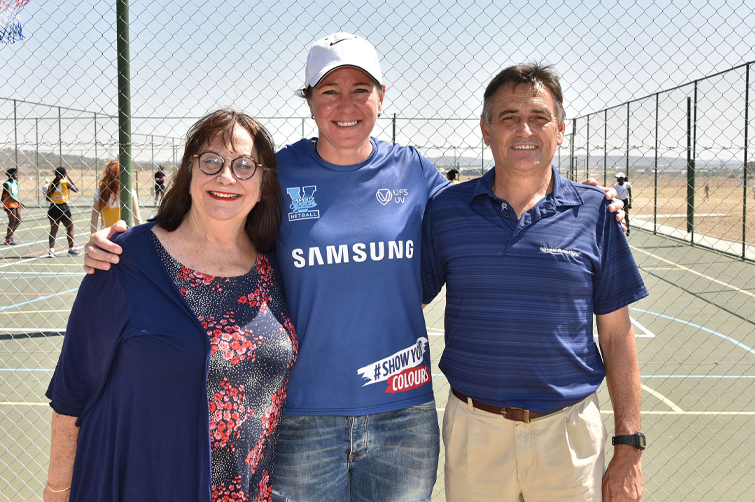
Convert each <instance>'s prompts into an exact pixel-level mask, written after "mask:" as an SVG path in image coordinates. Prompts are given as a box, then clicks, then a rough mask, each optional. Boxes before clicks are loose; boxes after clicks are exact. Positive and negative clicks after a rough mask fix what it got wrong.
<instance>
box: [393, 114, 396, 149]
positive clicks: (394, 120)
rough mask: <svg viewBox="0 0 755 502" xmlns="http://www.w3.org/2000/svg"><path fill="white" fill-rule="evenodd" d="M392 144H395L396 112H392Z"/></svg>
mask: <svg viewBox="0 0 755 502" xmlns="http://www.w3.org/2000/svg"><path fill="white" fill-rule="evenodd" d="M393 144H394V145H395V144H396V114H395V113H394V114H393Z"/></svg>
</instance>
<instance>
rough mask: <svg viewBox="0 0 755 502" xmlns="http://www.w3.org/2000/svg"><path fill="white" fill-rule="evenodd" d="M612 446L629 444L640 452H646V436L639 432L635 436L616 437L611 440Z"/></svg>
mask: <svg viewBox="0 0 755 502" xmlns="http://www.w3.org/2000/svg"><path fill="white" fill-rule="evenodd" d="M611 444H612V445H614V446H615V445H617V444H627V445H631V446H634V447H635V448H637V449H638V450H644V449H645V446H646V445H647V442H646V439H645V434H643V433H642V432H637V433H635V434H627V435H623V436H614V437H613V439H611Z"/></svg>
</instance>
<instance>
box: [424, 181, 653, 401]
mask: <svg viewBox="0 0 755 502" xmlns="http://www.w3.org/2000/svg"><path fill="white" fill-rule="evenodd" d="M552 172H553V191H552V193H550V194H548V195H547V196H546V197H544V198H543V199H542V200H540V201H539V202H538V203H537V204H536V205H535V206H534V207H533V208H532V209H530V210H528V211H527V212H525V213H524V214H523V215H522V216H521V218H518V215H516V214H515V213H514V211H513V210H512V209H511V207H510V205H509V204H508V203H507V202H506V201H505V200H502V199H500V198H498V197H496V196H495V195H494V194H493V190H492V184H493V180H494V179H495V170H494V169H493V170H491V171H490V172H488V173H486V174H485V175H484V176H483V177H482V178H479V179H477V180H473V181H469V182H467V183H464V184H461V185H454V186H452V187H449V188H448V189H447V190H444V191H443V192H442V193H440V194H438V195H437V196H436V197H435V198H434V199H433V200H432V201H431V202H430V204H429V205H428V207H427V211H426V213H425V221H424V230H423V237H422V239H423V241H422V243H423V245H422V280H423V286H424V292H423V301H424V303H430V301H432V299H433V298H435V296H436V295H437V294H438V292H439V291H440V289H441V288H442V287H443V284H446V313H445V340H446V347H445V349H444V352H443V356H442V358H441V361H440V369H441V370H442V371H443V373H444V374H445V375H446V377H447V378H448V381H449V383H450V384H451V386H452V387H453V388H455V389H457V390H459V391H460V392H462V393H463V394H465V395H467V396H470V397H472V398H474V399H477V400H479V401H482V402H484V403H488V404H491V405H496V406H501V407H519V408H527V409H530V410H532V411H536V412H540V413H547V412H551V411H555V410H558V409H560V408H564V407H566V406H569V405H572V404H574V403H576V402H578V401H580V400H581V399H584V398H585V397H586V396H588V395H589V394H591V393H592V392H594V391H595V390H596V389H597V388H598V386H599V385H600V383H601V382H602V381H603V378H604V377H605V370H604V368H603V361H602V359H601V357H600V353H599V351H598V347H597V345H596V344H595V341H594V339H593V313H595V314H598V315H600V314H608V313H610V312H613V311H615V310H617V309H619V308H622V307H624V306H626V305H628V304H629V303H632V302H635V301H637V300H639V299H641V298H643V297H645V296H647V294H648V293H647V290H646V289H645V286H644V284H643V282H642V278H641V277H640V274H639V270H638V269H637V265H636V264H635V262H634V259H633V258H632V254H631V251H630V250H629V246H628V244H627V242H626V239H625V238H624V235H623V234H622V231H621V226H620V224H619V223H617V222H616V221H615V219H614V217H613V215H611V214H610V213H609V212H608V210H607V205H608V201H606V200H605V193H604V192H603V191H601V190H599V189H596V188H593V187H590V186H586V185H581V184H578V183H574V182H571V181H569V180H567V179H566V178H564V177H563V176H561V175H559V174H558V172H557V171H556V170H555V169H553V171H552Z"/></svg>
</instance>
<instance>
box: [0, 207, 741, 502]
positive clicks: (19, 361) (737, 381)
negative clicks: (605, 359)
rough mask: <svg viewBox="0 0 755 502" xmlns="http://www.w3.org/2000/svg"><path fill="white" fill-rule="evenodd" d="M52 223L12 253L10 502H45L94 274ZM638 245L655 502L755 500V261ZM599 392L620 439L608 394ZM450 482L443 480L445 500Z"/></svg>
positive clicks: (439, 325) (8, 284)
mask: <svg viewBox="0 0 755 502" xmlns="http://www.w3.org/2000/svg"><path fill="white" fill-rule="evenodd" d="M42 216H43V215H42V213H39V214H36V216H34V214H32V215H31V216H30V217H29V218H28V219H27V220H25V222H24V225H25V227H22V229H24V228H25V229H26V230H24V232H25V233H23V234H22V235H21V236H20V240H21V241H22V244H21V245H19V246H14V247H3V248H0V455H1V456H2V459H3V462H2V463H0V502H4V501H14V502H15V501H29V500H41V499H40V494H41V491H42V486H43V483H44V480H45V479H46V470H47V455H48V451H49V429H48V424H49V419H50V411H49V407H48V406H47V400H46V399H45V398H44V392H45V390H46V388H47V384H48V382H49V379H50V376H51V374H52V371H53V369H54V368H55V364H56V361H57V357H58V354H59V350H60V346H61V344H62V342H63V336H62V334H63V333H64V331H65V326H66V320H67V317H68V312H69V311H70V307H71V305H72V303H73V301H74V299H75V295H76V291H77V289H78V287H79V283H80V282H81V280H82V278H83V277H84V274H83V272H82V269H81V265H82V258H81V257H78V258H71V257H68V256H67V255H61V256H59V257H57V258H54V259H49V258H46V257H43V256H44V254H45V252H46V251H45V248H46V240H45V232H46V220H43V219H42ZM87 216H88V215H87V214H85V211H79V212H78V214H75V220H76V224H77V225H78V228H77V236H78V237H77V242H83V241H84V240H85V239H86V238H87V237H88V232H86V225H87V223H88V217H87ZM35 217H36V220H35V219H34V218H35ZM629 243H630V246H631V247H632V250H633V253H634V256H635V259H636V261H637V263H638V265H639V266H640V269H641V272H642V275H643V278H644V280H645V282H646V284H647V286H648V289H649V290H650V296H649V297H648V298H646V299H644V300H642V301H640V302H638V303H637V304H634V305H632V306H631V308H630V316H631V318H632V322H633V324H634V327H635V332H636V336H637V349H638V354H639V360H640V374H641V383H642V390H643V405H642V420H643V429H644V431H645V433H646V434H647V436H648V438H649V441H650V447H649V448H648V449H647V450H646V451H645V453H644V455H643V467H644V478H645V496H644V497H643V501H648V500H653V501H680V502H681V501H709V500H738V501H752V502H755V490H753V489H752V486H751V485H753V484H755V482H752V481H748V480H752V479H753V478H752V473H753V472H755V460H754V459H753V457H754V456H753V455H752V451H755V420H753V416H754V415H755V381H754V380H755V349H754V347H755V309H753V305H755V265H753V264H750V263H745V262H742V261H738V260H736V259H733V258H730V257H727V256H722V255H720V254H717V253H715V252H712V251H707V250H702V249H697V248H693V247H690V246H689V245H688V244H684V243H681V242H678V241H673V240H669V239H665V238H662V237H659V236H654V235H652V234H650V233H645V232H643V231H634V232H633V233H632V236H631V238H630V240H629ZM443 308H444V298H443V294H441V295H440V296H439V298H438V299H436V301H435V302H434V303H433V304H431V305H429V306H428V307H427V308H426V309H425V318H426V323H427V326H428V330H429V340H430V350H431V354H432V356H433V368H432V371H433V379H434V386H435V387H434V388H435V393H436V402H437V406H438V409H439V412H440V415H441V417H442V414H443V411H444V409H445V403H446V400H447V396H448V392H449V388H448V385H447V383H446V381H445V379H444V378H443V375H442V374H441V372H440V371H439V369H438V367H437V363H438V360H439V358H440V354H441V353H442V350H443V329H444V327H443ZM599 396H600V400H601V406H602V412H603V416H604V418H605V421H606V426H607V428H608V430H609V435H610V434H611V433H612V428H613V415H612V411H611V405H610V400H609V398H608V393H607V391H606V389H605V387H603V388H601V390H600V391H599ZM607 452H608V454H609V457H610V454H611V448H610V446H609V447H608V448H607ZM442 464H443V459H441V471H442ZM442 486H443V478H442V472H441V473H439V479H438V485H437V486H436V496H435V498H434V501H436V502H438V501H442V500H443V495H442Z"/></svg>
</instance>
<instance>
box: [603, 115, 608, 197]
mask: <svg viewBox="0 0 755 502" xmlns="http://www.w3.org/2000/svg"><path fill="white" fill-rule="evenodd" d="M603 186H604V187H605V186H608V108H606V109H605V110H603Z"/></svg>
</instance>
